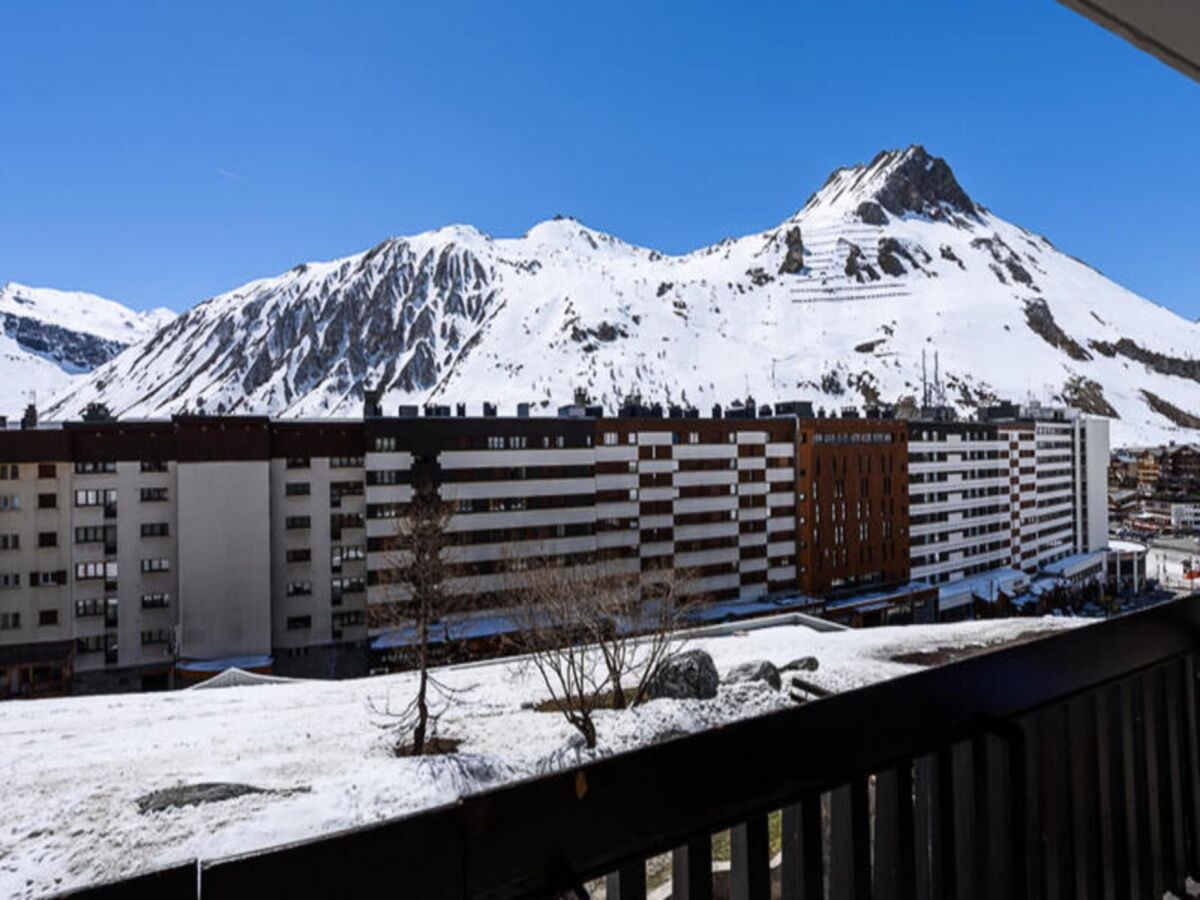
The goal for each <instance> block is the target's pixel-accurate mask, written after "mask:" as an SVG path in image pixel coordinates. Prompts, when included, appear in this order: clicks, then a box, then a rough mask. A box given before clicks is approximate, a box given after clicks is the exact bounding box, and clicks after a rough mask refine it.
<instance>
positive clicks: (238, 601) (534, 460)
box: [0, 404, 1107, 696]
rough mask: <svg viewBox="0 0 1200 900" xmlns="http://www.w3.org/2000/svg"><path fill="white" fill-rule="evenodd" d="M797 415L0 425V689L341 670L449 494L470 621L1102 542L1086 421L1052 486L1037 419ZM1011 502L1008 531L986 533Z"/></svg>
mask: <svg viewBox="0 0 1200 900" xmlns="http://www.w3.org/2000/svg"><path fill="white" fill-rule="evenodd" d="M806 406H807V405H806V404H797V405H795V406H792V407H782V406H781V407H777V408H776V410H775V412H776V413H777V414H776V415H774V416H771V415H757V414H755V413H754V412H753V411H752V409H751V410H738V411H737V413H731V414H730V415H728V416H725V417H717V416H714V417H713V418H700V417H699V416H698V415H697V414H695V412H694V411H683V410H672V411H671V414H670V415H668V416H664V415H663V414H662V412H661V410H658V409H656V408H655V409H646V408H639V409H633V410H627V411H626V414H623V415H621V416H619V417H616V418H601V417H598V416H596V415H595V411H589V410H585V409H583V408H582V407H567V408H564V409H563V410H562V411H560V415H559V416H558V417H532V416H517V417H499V416H496V415H494V410H491V409H489V408H487V407H485V415H483V416H474V417H467V416H465V415H463V414H462V409H461V407H460V414H459V415H458V416H450V415H449V409H448V408H444V407H440V408H430V409H427V410H426V415H424V416H419V415H417V411H416V410H415V409H412V408H404V409H402V410H401V414H400V415H397V416H386V417H385V416H382V415H379V414H378V410H376V409H371V408H370V407H368V415H367V416H366V417H365V418H363V419H360V420H321V421H281V420H269V419H266V418H261V417H246V416H239V417H217V416H214V417H176V418H174V419H171V420H169V421H153V422H142V421H138V422H121V421H87V422H70V423H64V424H59V425H51V426H42V427H31V428H23V429H19V430H18V429H11V428H10V429H4V430H0V696H3V695H5V694H6V693H7V694H21V695H27V694H32V693H37V692H39V691H40V692H52V691H59V690H63V689H65V688H66V687H67V685H68V683H69V685H70V687H71V689H73V690H81V691H82V690H114V689H138V688H148V687H157V686H166V685H167V684H168V683H169V682H171V681H172V680H179V679H182V680H188V679H192V678H200V677H204V676H205V675H206V673H208V672H211V671H215V670H218V669H220V668H223V667H225V666H228V665H238V666H240V667H242V668H249V669H264V670H265V669H268V668H269V669H272V670H274V671H276V672H280V673H286V674H297V675H309V676H330V677H332V676H338V675H348V674H363V673H365V671H366V665H367V662H366V653H365V647H366V645H367V642H368V640H369V638H370V635H371V634H372V633H373V628H372V626H373V625H375V624H378V623H376V622H374V621H373V619H372V611H375V610H379V609H381V608H383V606H384V605H385V604H386V605H391V604H394V603H395V602H396V601H397V600H398V599H399V600H400V601H403V599H404V598H403V597H402V596H400V595H398V594H397V588H396V586H395V585H394V584H391V583H390V582H391V579H389V578H387V577H385V575H386V572H387V570H388V569H390V568H392V567H393V566H394V564H395V560H394V556H393V552H392V551H391V549H390V547H391V546H392V539H393V538H394V536H395V535H396V530H397V527H398V521H399V520H400V519H401V517H403V516H404V515H405V514H406V511H407V508H408V504H409V503H410V502H411V500H412V498H413V496H414V491H416V490H433V491H436V493H437V495H438V496H440V497H441V499H442V500H444V501H446V502H447V504H448V505H449V506H450V509H451V515H450V518H449V521H448V524H447V532H448V535H449V544H450V548H449V551H448V557H449V558H448V561H449V563H450V581H449V585H448V587H449V589H450V590H451V591H453V592H454V594H455V595H456V596H458V597H459V598H460V599H461V601H462V603H463V605H465V606H471V607H475V608H478V609H498V608H503V607H504V606H505V605H506V604H508V603H510V602H511V601H512V599H513V596H512V594H513V591H514V590H519V587H520V578H521V577H522V575H521V573H522V572H523V571H526V570H528V568H529V567H530V565H531V562H532V563H533V564H536V563H537V562H538V561H542V560H547V559H549V560H553V561H554V562H557V563H562V564H566V565H592V564H599V563H601V562H602V563H603V564H604V565H606V566H607V567H608V568H609V569H610V570H612V569H615V570H617V571H625V572H629V573H640V574H642V575H643V576H644V578H645V579H646V580H647V582H648V583H649V582H651V581H653V579H654V578H655V577H656V575H655V573H658V572H661V571H663V570H664V569H670V570H673V571H676V572H681V573H686V578H685V579H684V583H686V584H687V585H688V586H689V588H690V589H691V590H692V591H693V592H695V593H696V594H697V595H701V596H702V597H703V598H704V599H706V600H713V601H717V600H731V599H747V600H749V599H754V598H759V597H763V596H766V595H772V596H783V595H791V596H798V597H808V598H812V601H813V603H814V604H817V603H820V602H822V598H838V597H846V596H848V595H853V594H855V593H856V592H858V593H861V592H870V591H877V592H878V591H881V590H883V589H887V588H891V587H896V586H899V585H904V584H907V583H909V582H910V579H912V578H916V579H919V580H922V581H924V582H929V583H933V584H938V583H942V582H946V581H953V580H955V579H961V578H966V577H969V576H971V575H972V574H974V573H976V572H979V571H982V570H986V569H987V568H989V567H995V566H1004V565H1008V564H1009V563H1010V562H1021V563H1023V564H1026V565H1034V566H1036V565H1037V564H1038V563H1040V562H1041V561H1042V560H1053V559H1059V558H1061V557H1062V556H1064V555H1068V553H1069V552H1075V550H1074V548H1088V549H1090V548H1092V547H1093V545H1094V544H1095V537H1096V535H1101V536H1103V534H1104V532H1105V528H1103V527H1099V526H1101V525H1103V524H1104V522H1103V517H1104V516H1105V515H1106V512H1107V505H1106V503H1105V502H1104V497H1103V490H1104V478H1103V476H1104V470H1105V466H1106V464H1107V445H1106V433H1105V434H1104V435H1100V434H1099V433H1098V432H1097V434H1095V435H1093V434H1092V432H1091V430H1090V425H1089V424H1088V422H1087V421H1086V420H1071V421H1069V422H1067V424H1066V428H1067V432H1068V433H1069V443H1070V453H1071V454H1073V455H1072V456H1071V460H1072V461H1071V462H1070V464H1069V465H1067V466H1065V469H1066V470H1068V471H1069V477H1064V476H1063V475H1062V472H1061V471H1060V469H1064V466H1063V465H1062V463H1061V460H1060V459H1059V456H1060V455H1061V453H1060V451H1063V448H1061V447H1059V446H1058V445H1059V443H1060V438H1059V437H1058V436H1056V435H1057V433H1058V430H1061V429H1058V425H1057V424H1056V425H1055V428H1056V431H1055V432H1054V434H1050V433H1047V434H1046V435H1045V436H1044V437H1042V432H1041V431H1039V430H1038V425H1036V424H1032V423H1031V422H1029V421H1026V420H1025V419H1019V420H1018V419H1014V420H1013V421H1012V422H1005V423H940V422H938V423H934V422H931V423H924V422H904V421H901V420H897V419H894V418H890V417H888V416H886V415H884V414H880V413H878V412H873V413H871V414H868V415H866V416H860V415H859V414H858V413H856V412H853V411H844V412H843V413H842V415H841V416H838V417H814V416H812V415H811V412H810V411H809V410H808V409H806ZM784 409H789V410H790V412H788V414H779V413H781V411H782V410H784ZM488 413H492V414H488ZM1006 429H1007V430H1006ZM1072 429H1073V430H1072ZM1027 433H1028V434H1029V435H1030V437H1029V440H1028V441H1026V438H1025V435H1026V434H1027ZM1101 437H1103V438H1104V443H1105V446H1103V447H1100V445H1099V443H1100V439H1101ZM1039 441H1041V443H1039ZM1023 442H1024V443H1023ZM1025 443H1028V444H1029V446H1028V447H1026V446H1025ZM1014 444H1015V445H1016V449H1015V451H1014V450H1012V449H1010V448H1011V447H1012V446H1013V445H1014ZM1022 448H1024V449H1032V451H1033V456H1032V457H1031V458H1032V459H1033V460H1034V462H1033V463H1032V465H1034V466H1035V475H1036V473H1037V471H1042V470H1040V469H1037V468H1036V467H1037V466H1039V465H1040V464H1041V461H1042V460H1043V458H1044V462H1045V469H1044V475H1045V477H1044V478H1041V479H1040V480H1039V479H1038V478H1035V479H1034V481H1033V482H1031V485H1032V487H1031V488H1030V490H1029V491H1028V492H1026V493H1028V496H1026V493H1023V490H1024V488H1022V484H1023V482H1020V471H1019V470H1020V469H1022V468H1024V467H1025V466H1024V465H1021V464H1019V465H1017V467H1016V474H1015V475H1011V476H1010V472H1011V471H1013V470H1012V465H1013V460H1017V461H1018V462H1019V461H1021V460H1024V459H1026V457H1023V456H1021V455H1020V454H1021V451H1022ZM1093 460H1094V462H1095V466H1093V465H1092V464H1091V463H1092V461H1093ZM1093 468H1096V469H1098V471H1099V476H1097V475H1096V473H1094V472H1093V471H1092V469H1093ZM1014 477H1015V478H1017V481H1015V482H1013V481H1012V478H1014ZM1010 482H1011V483H1012V485H1015V487H1013V488H1012V489H1011V490H1010ZM1061 485H1065V486H1067V487H1068V488H1069V491H1068V496H1067V499H1066V505H1065V506H1064V507H1062V508H1061V509H1060V505H1061V497H1060V494H1059V488H1060V486H1061ZM1043 487H1045V488H1046V489H1045V490H1042V488H1043ZM1092 489H1095V490H1097V491H1099V492H1100V493H1099V494H1098V495H1097V497H1096V498H1092V501H1091V503H1089V498H1088V496H1087V492H1088V491H1090V490H1092ZM1014 491H1015V492H1014ZM1027 500H1032V503H1033V505H1032V506H1030V507H1028V508H1025V507H1019V509H1020V512H1021V513H1022V514H1024V513H1025V512H1026V509H1028V512H1029V519H1030V523H1031V525H1030V527H1031V531H1030V537H1029V539H1028V540H1029V541H1030V542H1034V543H1026V539H1025V534H1024V532H1023V531H1021V529H1022V528H1023V527H1024V525H1023V523H1024V521H1025V520H1024V517H1023V515H1018V516H1017V517H1016V518H1014V517H1013V513H1014V511H1015V510H1017V509H1018V507H1014V506H1013V505H1012V504H1013V502H1014V501H1015V502H1017V503H1025V502H1026V501H1027ZM1039 504H1046V505H1039ZM1063 510H1066V513H1065V521H1066V522H1067V523H1068V529H1067V531H1065V532H1063V534H1065V535H1066V536H1065V537H1062V536H1060V527H1061V525H1062V521H1060V520H1063V519H1064V515H1063V514H1062V513H1063ZM1097 529H1098V530H1097ZM1014 535H1016V536H1018V537H1019V538H1020V540H1021V544H1020V546H1021V547H1022V548H1024V547H1026V546H1036V548H1037V551H1036V552H1037V556H1036V557H1034V556H1031V557H1028V558H1026V557H1024V556H1023V554H1024V552H1025V551H1024V549H1022V550H1021V551H1020V552H1018V551H1017V550H1014V549H1013V544H1014V543H1016V540H1015V539H1014ZM1028 560H1033V562H1032V563H1030V562H1029V561H1028ZM1023 567H1024V566H1023Z"/></svg>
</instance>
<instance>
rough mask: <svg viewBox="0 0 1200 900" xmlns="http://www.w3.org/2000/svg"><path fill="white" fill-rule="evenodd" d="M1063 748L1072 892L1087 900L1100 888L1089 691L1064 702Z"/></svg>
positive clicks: (1092, 713)
mask: <svg viewBox="0 0 1200 900" xmlns="http://www.w3.org/2000/svg"><path fill="white" fill-rule="evenodd" d="M1067 728H1068V736H1067V748H1068V757H1069V764H1068V769H1069V773H1070V775H1069V780H1070V784H1069V787H1070V792H1071V828H1070V835H1071V842H1072V846H1073V851H1072V856H1073V857H1074V863H1075V865H1074V873H1073V874H1074V881H1075V896H1076V897H1077V898H1080V900H1090V898H1093V897H1096V896H1097V895H1098V894H1099V892H1100V830H1099V828H1100V820H1099V815H1098V813H1097V800H1098V795H1099V788H1100V786H1099V776H1098V774H1097V771H1098V770H1097V767H1096V753H1095V747H1096V725H1095V707H1094V705H1093V700H1092V697H1091V695H1084V696H1082V697H1077V698H1075V699H1074V700H1072V701H1071V702H1070V703H1068V704H1067Z"/></svg>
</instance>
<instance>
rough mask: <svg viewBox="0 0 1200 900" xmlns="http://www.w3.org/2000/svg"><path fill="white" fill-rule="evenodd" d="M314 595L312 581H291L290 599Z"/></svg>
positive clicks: (289, 585) (288, 591) (288, 593)
mask: <svg viewBox="0 0 1200 900" xmlns="http://www.w3.org/2000/svg"><path fill="white" fill-rule="evenodd" d="M311 593H312V582H311V581H289V582H288V586H287V595H288V596H289V597H306V596H308V595H309V594H311Z"/></svg>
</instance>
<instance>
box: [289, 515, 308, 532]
mask: <svg viewBox="0 0 1200 900" xmlns="http://www.w3.org/2000/svg"><path fill="white" fill-rule="evenodd" d="M283 524H284V527H285V528H287V529H288V530H289V531H297V530H299V529H302V528H311V527H312V518H311V517H310V516H288V517H287V518H286V519H284V522H283Z"/></svg>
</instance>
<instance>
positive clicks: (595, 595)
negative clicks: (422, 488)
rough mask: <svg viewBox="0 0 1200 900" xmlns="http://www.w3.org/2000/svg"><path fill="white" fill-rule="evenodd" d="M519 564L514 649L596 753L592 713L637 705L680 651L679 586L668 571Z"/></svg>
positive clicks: (557, 563) (539, 562)
mask: <svg viewBox="0 0 1200 900" xmlns="http://www.w3.org/2000/svg"><path fill="white" fill-rule="evenodd" d="M523 562H524V564H523V565H521V566H519V567H517V571H515V572H513V573H512V575H511V576H510V577H511V578H512V579H513V588H514V593H515V595H516V596H517V597H518V598H519V600H518V602H517V604H516V607H515V609H514V617H515V619H516V624H517V627H518V633H517V634H518V636H517V639H516V640H517V644H518V649H520V650H521V651H522V652H524V653H525V654H526V658H527V660H528V662H529V664H530V665H531V666H532V667H533V669H534V670H535V671H536V672H537V673H538V675H539V677H540V679H541V681H542V684H543V685H544V686H545V688H546V690H547V691H548V692H549V693H550V698H551V702H552V703H553V704H554V706H555V708H556V709H558V710H559V711H560V712H561V713H562V714H563V716H564V717H565V718H566V719H567V721H568V722H570V724H571V725H572V726H573V727H574V728H575V729H576V730H577V731H579V733H580V734H581V735H582V736H583V739H584V742H585V743H586V745H587V746H588V747H589V748H592V747H595V746H596V726H595V717H594V714H595V712H596V710H598V709H603V708H610V709H624V708H626V707H627V706H629V705H633V706H636V705H638V704H639V703H642V702H643V701H644V700H645V699H646V692H647V689H648V687H649V684H650V679H651V678H652V677H653V675H654V673H655V671H656V670H657V669H658V666H659V664H660V663H662V661H663V660H664V659H666V658H667V657H668V656H669V655H670V654H671V653H672V652H673V651H674V650H675V649H676V648H677V646H678V644H679V638H678V635H677V629H678V625H679V618H680V614H681V608H682V604H681V595H682V590H681V586H682V580H681V578H680V577H679V575H678V574H677V573H675V572H674V571H673V570H670V569H663V570H660V571H657V572H654V573H640V572H632V573H630V572H619V571H614V570H613V569H612V568H611V567H610V566H606V565H605V564H603V563H592V564H587V565H574V566H571V565H565V564H564V563H563V562H562V561H561V560H556V559H541V558H538V559H529V560H526V561H523Z"/></svg>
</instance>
